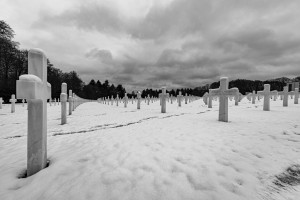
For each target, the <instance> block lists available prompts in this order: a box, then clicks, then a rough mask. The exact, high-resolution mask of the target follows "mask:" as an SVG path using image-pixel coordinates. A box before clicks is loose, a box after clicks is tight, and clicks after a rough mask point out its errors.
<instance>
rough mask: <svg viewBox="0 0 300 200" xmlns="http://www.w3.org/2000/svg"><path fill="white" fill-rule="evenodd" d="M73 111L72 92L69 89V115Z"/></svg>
mask: <svg viewBox="0 0 300 200" xmlns="http://www.w3.org/2000/svg"><path fill="white" fill-rule="evenodd" d="M72 111H73V94H72V90H69V115H72Z"/></svg>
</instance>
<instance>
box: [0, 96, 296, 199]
mask: <svg viewBox="0 0 300 200" xmlns="http://www.w3.org/2000/svg"><path fill="white" fill-rule="evenodd" d="M229 104H230V105H229V120H230V122H229V123H225V122H219V121H217V119H218V102H216V101H214V102H213V108H212V109H208V108H207V106H205V105H204V103H203V101H202V99H201V100H197V101H194V102H192V103H189V104H187V105H185V104H183V105H182V107H181V108H179V107H178V106H177V103H173V104H170V103H167V113H165V114H162V113H160V107H159V102H155V103H153V104H151V105H149V106H148V105H146V103H145V102H143V103H142V105H141V110H137V109H136V103H134V104H131V101H130V102H129V104H128V108H124V106H123V104H120V105H119V106H118V107H117V106H116V105H115V104H114V105H113V106H111V105H105V104H99V103H96V102H93V103H85V104H82V105H80V106H79V107H78V108H77V109H76V110H75V111H74V112H73V115H72V116H68V123H67V124H65V125H60V106H51V107H50V106H49V105H48V158H49V160H50V166H49V167H48V168H46V169H44V170H42V171H40V172H39V173H37V174H35V175H33V176H31V177H28V178H18V177H20V176H22V174H24V172H25V170H26V145H27V137H26V134H27V110H26V106H25V107H22V105H17V106H16V113H10V105H4V108H3V109H2V110H0V199H1V200H6V199H22V200H25V199H27V200H37V199H55V200H57V199H62V200H66V199H102V200H106V199H115V200H118V199H120V200H143V199H145V200H146V199H147V200H150V199H151V200H152V199H155V200H156V199H157V200H169V199H170V200H173V199H174V200H176V199H182V200H188V199H204V200H206V199H217V200H218V199H220V200H227V199H228V200H234V199H239V200H242V199H251V200H254V199H266V200H268V199H276V200H279V199H290V200H298V199H300V173H299V171H300V117H299V116H300V115H299V114H300V105H294V104H293V100H290V101H289V107H282V101H280V100H277V101H276V102H274V101H271V111H270V112H266V111H262V101H260V102H257V103H256V104H255V105H253V104H251V102H249V101H248V100H247V99H243V101H242V102H241V103H240V105H239V106H234V102H233V101H232V102H229Z"/></svg>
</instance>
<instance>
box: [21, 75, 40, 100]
mask: <svg viewBox="0 0 300 200" xmlns="http://www.w3.org/2000/svg"><path fill="white" fill-rule="evenodd" d="M16 91H17V92H16V93H17V99H42V98H43V92H42V91H43V82H42V80H41V79H40V78H39V77H37V76H35V75H31V74H24V75H21V76H20V77H19V80H17V87H16Z"/></svg>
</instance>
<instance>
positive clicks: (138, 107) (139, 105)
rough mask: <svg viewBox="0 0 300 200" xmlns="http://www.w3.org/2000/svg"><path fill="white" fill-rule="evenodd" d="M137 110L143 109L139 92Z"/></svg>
mask: <svg viewBox="0 0 300 200" xmlns="http://www.w3.org/2000/svg"><path fill="white" fill-rule="evenodd" d="M137 109H141V92H140V91H138V92H137Z"/></svg>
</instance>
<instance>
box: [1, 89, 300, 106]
mask: <svg viewBox="0 0 300 200" xmlns="http://www.w3.org/2000/svg"><path fill="white" fill-rule="evenodd" d="M298 99H299V88H295V98H294V104H298ZM0 101H1V100H0Z"/></svg>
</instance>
